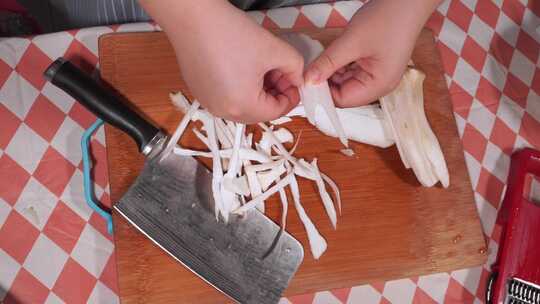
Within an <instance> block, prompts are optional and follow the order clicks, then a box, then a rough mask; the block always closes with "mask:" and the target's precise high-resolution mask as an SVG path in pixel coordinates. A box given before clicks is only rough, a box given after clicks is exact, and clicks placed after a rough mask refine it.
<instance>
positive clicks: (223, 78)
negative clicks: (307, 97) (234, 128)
mask: <svg viewBox="0 0 540 304" xmlns="http://www.w3.org/2000/svg"><path fill="white" fill-rule="evenodd" d="M156 2H158V3H159V2H161V3H164V2H168V3H167V5H163V6H162V7H161V8H154V9H153V6H155V5H156V4H155V3H156ZM143 3H144V2H143ZM145 4H146V7H147V9H148V8H149V11H150V14H151V15H152V16H154V18H155V19H158V20H157V21H158V23H159V24H160V25H161V26H162V27H163V29H164V30H165V32H166V33H167V35H168V37H169V40H170V41H171V43H172V45H173V47H174V49H175V51H176V55H177V59H178V63H179V65H180V68H181V73H182V76H183V79H184V80H185V82H186V84H187V86H188V87H189V89H190V91H191V93H192V94H193V95H194V96H195V97H196V98H197V99H198V100H199V102H200V103H201V104H202V105H203V106H204V107H205V108H207V109H208V110H209V111H210V112H211V113H212V114H214V115H216V116H218V117H222V118H226V119H229V120H233V121H237V122H244V123H255V122H260V121H268V120H272V119H275V118H278V117H280V116H281V115H283V114H285V113H287V112H288V111H290V110H291V109H292V108H294V107H295V106H296V105H297V104H298V102H299V100H300V96H299V92H298V87H299V86H301V85H302V83H303V68H304V62H303V58H302V56H301V55H300V54H299V53H298V52H297V51H296V50H295V49H294V48H293V47H291V46H290V45H288V44H287V43H285V42H284V41H282V40H280V39H279V38H277V37H275V36H274V35H273V34H272V33H270V32H269V31H267V30H265V29H263V28H262V27H260V26H259V25H258V24H256V23H255V22H254V21H253V20H251V19H250V18H249V17H248V16H247V15H246V14H245V13H244V12H242V11H240V10H238V9H236V8H235V7H233V6H232V5H230V4H229V3H228V2H227V1H219V2H217V1H177V0H174V1H168V0H149V1H147V3H145ZM208 4H211V5H210V6H208ZM175 7H178V10H177V11H175ZM185 10H189V13H187V12H186V11H185Z"/></svg>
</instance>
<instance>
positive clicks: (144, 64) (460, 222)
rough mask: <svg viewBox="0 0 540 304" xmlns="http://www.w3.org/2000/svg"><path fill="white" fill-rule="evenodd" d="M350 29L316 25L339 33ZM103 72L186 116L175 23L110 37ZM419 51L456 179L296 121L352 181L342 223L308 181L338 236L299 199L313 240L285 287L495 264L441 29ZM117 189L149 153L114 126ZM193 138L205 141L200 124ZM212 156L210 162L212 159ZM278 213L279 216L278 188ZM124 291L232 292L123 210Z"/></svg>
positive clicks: (299, 233) (303, 147)
mask: <svg viewBox="0 0 540 304" xmlns="http://www.w3.org/2000/svg"><path fill="white" fill-rule="evenodd" d="M341 31H342V30H341V29H318V30H310V31H305V33H307V34H309V35H310V36H312V37H313V38H315V39H318V40H320V41H321V42H322V43H323V44H325V45H328V43H330V42H331V41H332V40H333V39H335V38H336V37H337V36H338V35H339V33H340V32H341ZM99 58H100V65H101V72H102V77H103V78H104V79H105V80H106V81H108V82H109V83H110V84H111V85H112V86H113V87H114V88H116V89H117V90H118V92H120V93H121V94H123V95H124V96H125V97H126V98H127V99H128V100H129V101H130V102H131V105H132V106H133V107H134V108H135V109H137V110H138V111H140V112H141V113H143V114H144V115H145V116H146V117H147V118H148V119H150V120H151V121H153V122H154V123H155V124H156V125H159V126H160V127H162V128H163V129H165V130H166V131H167V132H169V133H171V132H172V131H173V130H174V128H175V127H176V126H177V124H178V122H179V121H180V119H181V114H180V113H179V112H178V111H177V110H175V109H174V107H173V106H172V105H171V102H170V101H169V98H168V93H169V92H171V91H178V90H180V91H182V92H184V93H185V94H186V95H187V96H188V97H189V98H191V95H190V93H189V92H188V91H187V89H186V86H185V84H184V83H183V81H182V79H181V78H180V76H179V75H180V73H179V68H178V66H177V63H176V59H175V55H174V53H173V50H172V48H171V46H170V45H169V43H168V41H167V39H166V36H165V35H164V34H163V33H123V34H109V35H105V36H102V37H101V39H100V41H99ZM413 60H414V62H415V64H416V65H417V67H418V68H419V69H421V70H422V71H424V72H425V73H426V75H427V77H426V80H425V85H424V93H425V108H426V112H427V116H428V119H429V122H430V124H431V125H432V127H433V130H434V132H435V133H436V135H437V137H438V138H439V141H440V143H441V146H442V149H443V151H444V155H445V157H446V161H447V164H448V168H449V171H450V182H451V186H450V188H448V189H443V188H441V187H439V186H437V187H433V188H424V187H421V186H420V185H419V183H418V182H417V180H416V178H415V176H414V174H413V172H412V171H410V170H406V169H405V168H404V167H403V164H402V163H401V160H400V158H399V155H398V152H397V150H396V149H395V148H394V147H391V148H388V149H380V148H374V147H370V146H367V145H363V144H352V148H353V149H354V150H355V152H356V157H354V158H349V157H346V156H344V155H343V154H341V153H339V152H338V151H339V149H341V146H340V143H339V142H338V140H336V139H334V138H329V137H326V136H323V135H322V134H321V133H319V132H318V131H316V130H315V129H314V128H313V127H312V126H311V125H309V124H308V123H307V122H306V121H305V120H302V119H295V120H294V121H293V122H291V123H288V124H286V125H285V126H286V127H287V128H288V129H289V130H291V131H293V132H294V133H295V134H296V135H298V134H299V133H300V131H302V136H301V139H300V140H301V144H300V146H299V149H298V150H297V153H296V154H297V155H298V156H301V157H305V158H306V159H308V160H311V159H312V158H313V157H317V158H318V159H319V167H320V168H321V171H323V172H325V173H326V174H328V175H329V176H331V177H332V178H333V179H334V181H335V182H336V183H337V184H338V185H339V187H340V189H341V195H342V199H343V213H342V215H341V216H340V217H339V219H338V227H337V230H333V229H332V228H331V225H330V222H329V220H328V217H327V216H326V213H325V212H324V209H323V206H322V203H321V201H320V199H319V196H318V195H317V193H316V190H315V189H316V188H315V187H314V185H313V184H312V183H311V182H307V181H301V183H300V187H301V195H302V197H301V199H302V203H303V205H304V207H305V208H306V210H307V212H308V214H309V215H310V217H311V218H312V219H313V221H314V222H315V223H316V225H317V227H318V228H319V229H320V232H321V234H322V235H323V236H324V237H325V238H326V240H327V241H328V251H327V252H326V253H325V254H324V255H323V256H322V258H321V259H319V260H318V261H316V260H314V259H313V258H312V256H311V253H310V251H309V246H307V244H308V243H307V238H306V233H305V231H304V228H303V226H302V224H301V222H300V221H299V218H298V216H297V214H296V212H295V209H294V208H290V212H289V217H288V222H287V230H288V231H289V232H290V233H291V234H292V235H293V236H294V237H296V238H297V239H298V240H299V241H300V242H302V244H304V248H305V249H306V250H305V253H306V254H305V259H304V262H303V264H302V265H301V267H300V269H299V271H298V273H297V274H296V276H295V277H294V279H293V281H292V282H291V284H290V286H289V288H288V289H287V290H286V292H285V295H288V296H290V295H296V294H303V293H307V292H314V291H320V290H328V289H334V288H341V287H350V286H353V285H358V284H362V283H368V282H376V281H381V280H389V279H397V278H404V277H412V276H418V275H423V274H428V273H434V272H443V271H449V270H454V269H460V268H467V267H471V266H477V265H480V264H483V263H484V262H485V260H486V244H485V240H484V237H483V233H482V230H481V225H480V221H479V218H478V214H477V212H476V208H475V204H474V200H473V192H472V190H471V189H472V188H471V184H470V181H469V176H468V173H467V169H466V166H465V161H464V156H463V150H462V146H461V141H460V139H459V137H458V132H457V128H456V124H455V121H454V116H453V114H452V106H451V102H450V98H449V94H448V90H447V87H446V83H445V80H444V78H443V72H442V70H441V62H440V58H439V54H438V52H437V50H436V47H435V44H434V40H433V36H432V33H431V32H430V31H428V30H425V31H423V32H422V34H421V36H420V38H419V40H418V43H417V45H416V49H415V51H414V54H413ZM106 138H107V153H108V160H109V175H110V187H111V198H112V200H113V201H116V200H118V199H119V198H120V197H121V196H122V194H123V193H124V192H125V191H126V189H127V188H128V187H129V185H130V184H131V183H132V182H133V180H134V179H135V178H136V176H137V174H138V173H139V171H140V169H141V167H142V164H143V158H142V157H141V156H140V155H139V154H138V153H137V150H136V147H135V145H134V142H133V141H132V140H131V139H129V138H128V137H127V136H126V135H124V134H122V133H120V132H119V131H117V130H115V129H113V128H111V127H108V126H107V128H106ZM181 144H183V145H186V146H189V147H199V148H201V145H200V144H198V143H197V140H196V139H195V137H194V136H193V135H192V133H191V132H187V136H185V137H184V138H183V139H182V141H181ZM206 163H208V162H206ZM267 206H269V207H268V209H269V211H268V215H269V216H270V217H271V218H272V219H274V220H276V219H278V218H279V214H280V207H279V206H280V205H279V203H278V201H277V199H276V198H274V199H272V200H270V201H269V202H268V204H267ZM113 219H114V228H115V233H114V238H115V243H116V256H117V262H118V263H117V267H118V275H119V282H120V283H119V284H120V297H121V300H122V302H123V303H178V302H182V303H224V302H226V301H227V300H226V298H225V297H224V296H223V295H221V294H220V293H219V292H217V291H215V290H214V289H213V288H212V287H210V286H209V285H207V284H206V283H204V282H203V281H202V280H200V279H199V278H197V277H196V276H195V275H193V274H192V273H191V272H190V271H189V270H187V269H185V268H184V267H183V266H182V265H180V264H179V263H177V262H176V261H175V260H173V259H172V258H171V257H169V256H168V255H166V254H165V253H164V252H162V251H161V250H160V249H159V248H158V247H157V246H155V245H154V244H153V243H152V242H151V241H149V240H148V239H146V238H145V237H144V236H143V235H142V234H141V233H139V232H138V231H137V230H135V228H133V227H132V226H130V225H129V224H128V223H127V222H126V221H125V220H124V219H123V218H121V217H120V216H119V215H118V214H113Z"/></svg>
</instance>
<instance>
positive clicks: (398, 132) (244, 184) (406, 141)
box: [164, 34, 449, 259]
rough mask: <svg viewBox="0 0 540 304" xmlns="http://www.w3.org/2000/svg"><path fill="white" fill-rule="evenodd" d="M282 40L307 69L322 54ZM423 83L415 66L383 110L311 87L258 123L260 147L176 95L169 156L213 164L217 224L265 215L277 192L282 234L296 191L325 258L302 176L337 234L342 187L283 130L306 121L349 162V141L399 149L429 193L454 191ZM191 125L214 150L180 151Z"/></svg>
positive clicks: (306, 41) (238, 127)
mask: <svg viewBox="0 0 540 304" xmlns="http://www.w3.org/2000/svg"><path fill="white" fill-rule="evenodd" d="M283 38H284V39H285V40H287V41H288V42H289V43H291V45H293V46H295V47H296V48H297V49H298V50H299V51H300V52H301V53H302V54H303V55H304V56H305V61H306V63H309V62H311V60H313V59H314V58H316V57H317V56H318V54H319V53H320V52H321V51H322V50H323V47H322V45H321V44H320V43H319V42H318V41H316V40H313V39H311V38H310V37H308V36H306V35H303V34H286V35H284V36H283ZM424 77H425V76H424V74H423V73H422V72H420V71H418V70H416V69H414V68H409V69H408V70H407V71H406V72H405V75H404V77H403V79H402V80H401V82H400V84H399V86H398V88H397V89H396V90H394V91H393V92H392V93H390V94H389V95H387V96H385V97H383V98H381V100H380V105H379V104H372V105H367V106H362V107H356V108H349V109H337V108H336V107H335V106H334V102H333V100H332V96H331V93H330V89H329V86H328V83H326V82H323V83H321V84H318V85H305V86H304V87H303V88H301V96H302V100H301V104H300V105H299V106H298V107H296V108H295V109H293V110H292V111H291V112H290V113H288V114H287V115H286V116H283V117H281V118H279V119H276V120H274V121H271V122H270V123H269V124H268V123H259V124H258V127H259V128H260V130H261V132H262V136H261V138H260V140H259V141H257V142H256V141H255V140H254V135H253V133H248V132H247V130H246V126H245V125H244V124H241V123H235V122H231V121H227V120H224V119H221V118H217V117H214V116H213V115H212V114H210V113H209V112H208V111H207V110H205V109H202V108H200V104H199V103H198V102H197V101H193V102H192V103H190V102H189V101H188V100H187V99H186V98H185V97H184V96H183V95H182V94H181V93H175V94H171V95H170V97H171V100H172V102H173V103H174V104H175V106H176V107H177V108H178V109H180V110H181V111H182V112H183V113H184V117H183V119H182V120H181V122H180V124H179V125H178V128H177V129H176V131H175V132H174V134H173V135H172V136H171V140H170V141H169V144H168V146H167V147H166V153H170V152H173V153H176V154H178V155H185V156H199V157H207V158H211V159H212V173H213V179H212V192H213V197H214V201H215V215H216V220H223V221H225V222H227V221H228V218H229V216H230V215H231V214H243V213H245V212H246V211H248V210H250V209H253V208H256V209H258V210H259V211H261V212H263V213H264V209H265V201H266V200H268V199H269V198H270V197H271V196H272V195H274V194H276V193H277V194H278V195H279V198H280V201H281V204H282V218H281V230H282V231H283V230H284V229H285V222H286V217H287V211H288V199H287V195H286V189H287V188H289V191H290V193H291V194H292V195H291V196H292V199H293V204H294V207H295V209H296V211H297V212H298V215H299V218H300V220H301V221H302V223H303V225H304V227H305V229H306V232H307V236H308V240H309V244H310V248H311V253H312V255H313V257H314V258H315V259H318V258H319V257H320V256H321V255H322V254H323V253H324V251H325V250H326V248H327V243H326V240H325V239H324V238H323V236H322V235H321V234H320V233H319V231H318V230H317V228H316V227H315V224H314V223H313V222H312V221H311V219H310V218H309V217H308V215H307V213H306V211H305V210H304V207H303V206H302V203H301V194H300V190H299V187H298V178H305V179H308V180H311V181H313V182H314V184H315V186H316V187H317V189H318V192H319V195H320V197H321V201H322V204H323V206H324V208H325V210H326V213H327V214H328V217H329V219H330V222H331V224H332V226H333V228H334V229H336V226H337V213H338V212H341V198H340V193H339V188H338V186H337V185H336V184H335V183H334V181H333V180H332V179H331V178H330V177H329V176H327V175H325V174H324V173H323V172H321V171H320V170H319V167H318V166H317V159H316V158H314V159H313V160H311V161H308V160H305V159H302V158H296V157H295V156H294V151H295V149H296V147H297V145H298V142H299V137H300V136H298V137H297V138H296V142H295V143H294V140H295V139H294V136H293V134H292V133H291V132H290V131H289V130H287V129H286V128H284V127H281V126H280V125H282V124H284V123H287V122H290V121H291V118H290V117H293V116H297V117H306V118H307V120H308V121H309V122H310V123H311V124H312V125H314V126H315V127H317V128H318V129H319V130H320V131H321V132H322V133H324V134H326V135H328V136H332V137H336V138H338V139H339V140H340V142H341V143H342V144H343V145H344V149H343V150H342V151H341V152H342V153H343V154H345V155H347V156H353V155H354V151H353V150H352V149H350V148H349V140H350V141H356V142H361V143H365V144H369V145H374V146H377V147H381V148H386V147H389V146H391V145H393V144H396V146H397V148H398V151H399V155H400V157H401V160H402V161H403V164H404V165H405V167H406V168H412V170H413V172H414V173H415V175H416V177H417V179H418V180H419V182H420V183H421V184H422V185H423V186H426V187H430V186H433V185H435V184H436V183H437V182H439V181H440V182H441V184H442V185H443V186H444V187H448V185H449V176H448V169H447V167H446V162H445V160H444V155H443V154H442V151H441V148H440V146H439V142H438V140H437V138H436V136H435V134H434V133H433V131H432V130H431V128H430V126H429V123H428V121H427V119H426V116H425V113H424V101H423V92H422V83H423V80H424ZM191 121H200V122H201V123H202V128H201V129H200V130H199V129H197V128H195V127H194V128H193V129H192V131H193V132H194V134H195V135H196V137H197V138H198V139H199V140H200V141H201V142H202V143H204V144H205V145H206V147H207V150H204V151H199V150H192V149H186V148H183V147H180V146H177V145H176V144H177V142H178V140H179V139H180V137H181V136H182V134H184V133H185V132H186V130H187V127H188V125H189V123H190V122H191ZM287 143H290V144H292V143H294V145H292V148H291V149H290V150H287V149H286V148H285V146H284V144H287ZM166 153H164V155H166ZM359 157H361V156H359ZM327 188H328V189H330V190H331V192H332V194H333V197H332V195H330V193H329V192H328V190H327ZM336 208H337V210H338V212H337V211H336Z"/></svg>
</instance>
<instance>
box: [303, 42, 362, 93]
mask: <svg viewBox="0 0 540 304" xmlns="http://www.w3.org/2000/svg"><path fill="white" fill-rule="evenodd" d="M355 49H356V46H355V42H354V39H352V37H348V36H346V35H343V36H340V37H339V38H338V39H336V40H335V41H334V42H333V43H332V44H330V46H329V47H328V48H327V49H326V50H324V52H323V53H322V54H321V55H319V57H317V58H316V59H315V60H314V61H313V62H312V63H311V64H310V65H309V67H308V70H307V72H306V75H305V79H306V80H305V81H306V82H308V83H315V84H316V83H319V82H321V81H324V80H327V79H328V78H330V76H331V75H332V74H334V73H335V72H336V71H337V70H339V69H341V68H343V67H344V66H345V65H347V64H348V63H350V62H352V61H354V60H355V59H357V58H359V57H362V55H363V54H361V53H358V51H355Z"/></svg>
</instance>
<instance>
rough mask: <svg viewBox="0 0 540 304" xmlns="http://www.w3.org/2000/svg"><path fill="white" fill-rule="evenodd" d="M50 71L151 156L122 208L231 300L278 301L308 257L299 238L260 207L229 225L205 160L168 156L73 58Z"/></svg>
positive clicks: (158, 136) (149, 130) (158, 135)
mask: <svg viewBox="0 0 540 304" xmlns="http://www.w3.org/2000/svg"><path fill="white" fill-rule="evenodd" d="M44 76H45V78H46V79H47V80H49V81H51V83H52V84H54V85H55V86H57V87H59V88H60V89H62V90H63V91H65V92H66V93H68V94H69V95H71V96H72V97H73V98H75V99H76V100H78V102H80V103H81V104H82V105H83V106H84V107H86V108H87V109H88V110H89V111H91V112H92V113H94V114H95V115H96V116H98V117H99V118H101V119H103V120H104V121H105V122H107V123H109V124H111V125H113V126H115V127H116V128H118V129H120V130H122V131H123V132H125V133H127V134H128V135H129V136H130V137H131V138H133V139H134V140H135V142H136V143H137V145H138V147H139V151H140V152H141V153H142V154H143V155H144V156H145V157H146V161H145V164H144V167H143V169H142V171H141V172H140V174H139V176H138V177H137V179H136V180H135V182H134V183H133V184H132V185H131V187H130V188H129V189H128V190H127V192H126V193H125V194H124V196H123V197H122V198H121V199H120V201H119V202H117V203H116V204H115V205H114V206H113V208H114V209H115V210H116V211H117V212H118V213H119V214H121V215H122V216H123V217H124V218H125V219H126V220H127V221H128V222H130V223H131V224H132V225H133V226H134V227H136V228H137V229H138V230H139V231H140V232H141V233H143V234H144V235H146V236H147V237H148V238H149V239H150V240H152V241H153V242H154V243H155V244H156V245H157V246H159V247H160V248H161V249H163V250H164V251H165V252H166V253H168V254H169V255H171V256H172V257H173V258H174V259H176V260H177V261H178V262H180V263H181V264H182V265H184V266H185V267H187V268H188V269H190V270H191V271H192V272H193V273H194V274H196V275H198V276H199V277H200V278H201V279H203V280H204V281H206V282H207V283H209V284H211V285H212V286H213V287H215V288H216V289H218V290H220V291H221V292H223V293H224V294H225V295H227V296H229V297H230V298H231V299H232V300H234V301H236V302H238V303H257V304H266V303H268V304H270V303H277V302H278V301H279V299H280V298H281V294H282V293H283V291H284V290H285V288H286V287H287V286H288V284H289V282H290V280H291V278H292V277H293V275H294V274H295V272H296V270H297V269H298V267H299V266H300V264H301V262H302V260H303V256H304V252H303V249H302V246H301V244H300V243H299V242H298V241H297V240H296V239H294V238H293V237H292V236H291V235H290V234H288V233H286V232H283V233H280V228H279V227H278V226H277V225H276V224H275V223H274V222H273V221H271V220H270V219H269V218H267V217H266V216H265V215H264V214H262V213H260V212H259V211H257V210H255V209H254V210H251V211H248V212H247V213H246V214H245V215H242V216H239V215H232V216H231V217H230V218H229V221H228V223H225V222H224V221H222V220H217V219H216V216H215V214H214V200H213V195H212V187H211V184H212V173H211V172H210V171H209V170H208V169H207V168H206V167H205V166H203V165H202V164H201V163H199V162H198V161H197V160H196V159H195V158H193V157H186V156H178V155H176V154H174V153H168V154H167V155H162V150H163V148H164V147H165V145H166V143H167V136H166V135H165V134H164V133H162V132H161V131H160V130H159V129H158V128H156V127H155V126H153V125H152V124H151V123H149V122H148V121H146V120H145V119H144V118H142V117H141V116H140V115H138V114H137V113H136V112H134V111H133V110H131V109H130V108H129V107H127V106H126V105H125V104H123V103H122V102H121V101H120V100H119V98H118V97H117V96H116V95H115V94H114V93H113V92H112V91H111V90H109V89H106V88H105V87H104V86H101V85H100V84H99V83H98V82H96V81H95V80H94V79H92V78H91V77H90V76H88V75H87V74H85V73H84V72H82V71H81V70H79V69H78V68H77V67H76V66H75V65H73V64H72V63H70V62H69V61H67V60H65V59H63V58H59V59H57V60H56V61H54V62H53V63H52V64H51V65H50V66H49V67H48V68H47V69H46V70H45V72H44ZM277 236H279V238H276V237H277ZM276 240H277V241H276ZM179 300H180V301H181V299H179Z"/></svg>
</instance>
